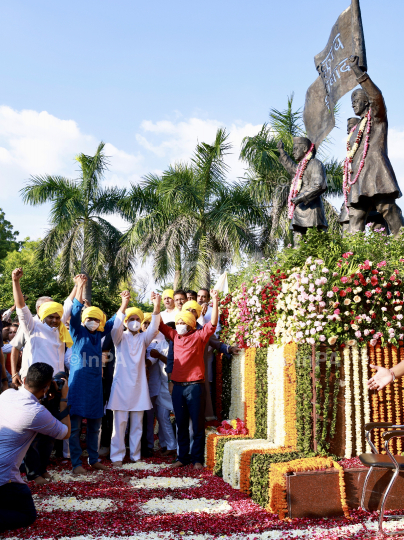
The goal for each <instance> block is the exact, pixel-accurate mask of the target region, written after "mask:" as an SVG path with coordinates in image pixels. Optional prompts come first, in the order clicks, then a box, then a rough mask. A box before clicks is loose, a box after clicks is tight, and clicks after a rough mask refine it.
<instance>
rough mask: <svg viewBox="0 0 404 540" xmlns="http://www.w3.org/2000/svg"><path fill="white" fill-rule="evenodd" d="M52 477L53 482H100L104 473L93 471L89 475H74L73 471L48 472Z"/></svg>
mask: <svg viewBox="0 0 404 540" xmlns="http://www.w3.org/2000/svg"><path fill="white" fill-rule="evenodd" d="M48 473H49V474H50V476H51V477H52V482H66V483H68V482H98V481H99V480H100V477H102V476H103V474H102V472H101V471H100V472H97V471H92V472H91V473H88V474H79V475H78V474H73V473H72V472H71V471H65V470H62V471H55V470H53V471H52V470H50V471H48Z"/></svg>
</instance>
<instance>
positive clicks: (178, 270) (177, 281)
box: [174, 250, 182, 291]
mask: <svg viewBox="0 0 404 540" xmlns="http://www.w3.org/2000/svg"><path fill="white" fill-rule="evenodd" d="M180 287H182V264H181V251H180V250H178V251H177V254H176V256H175V274H174V290H175V291H176V290H177V289H179V288H180Z"/></svg>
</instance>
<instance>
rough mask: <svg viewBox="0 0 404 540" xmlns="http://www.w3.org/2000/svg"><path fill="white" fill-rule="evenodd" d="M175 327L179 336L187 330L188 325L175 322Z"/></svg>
mask: <svg viewBox="0 0 404 540" xmlns="http://www.w3.org/2000/svg"><path fill="white" fill-rule="evenodd" d="M175 329H176V330H177V332H178V334H179V335H180V336H183V335H184V334H186V333H187V332H188V326H187V325H186V324H176V325H175Z"/></svg>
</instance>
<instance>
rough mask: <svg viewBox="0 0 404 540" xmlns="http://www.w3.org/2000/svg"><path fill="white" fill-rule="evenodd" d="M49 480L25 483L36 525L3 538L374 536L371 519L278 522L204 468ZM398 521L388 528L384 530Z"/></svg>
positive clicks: (357, 515)
mask: <svg viewBox="0 0 404 540" xmlns="http://www.w3.org/2000/svg"><path fill="white" fill-rule="evenodd" d="M49 472H50V474H51V476H52V477H53V481H52V482H51V483H49V484H48V485H46V486H40V487H39V486H36V485H35V484H32V483H30V487H31V489H32V492H33V494H34V498H35V502H36V505H37V509H38V520H37V521H36V523H35V524H34V525H33V526H32V527H29V528H28V529H25V530H18V531H17V532H15V531H14V532H10V533H9V534H8V535H4V536H3V537H4V538H43V539H45V538H46V539H50V538H55V539H59V538H63V539H69V540H72V539H74V540H79V539H80V540H81V539H83V540H84V539H88V538H90V539H103V540H104V539H105V540H106V539H110V540H112V539H113V540H126V539H128V538H130V539H131V540H135V539H139V540H143V539H145V540H146V539H147V540H157V539H161V540H176V539H182V540H209V539H213V538H230V539H231V540H241V539H249V540H255V539H256V540H267V539H268V540H270V539H293V538H299V539H302V540H304V539H314V538H317V539H320V538H321V539H339V538H358V539H359V538H362V537H363V534H364V533H366V532H369V530H373V531H375V530H376V521H375V519H376V518H377V516H373V517H371V518H370V519H369V515H364V514H363V513H361V512H353V513H352V519H351V520H346V519H338V520H332V519H323V520H294V521H293V522H281V521H279V520H278V519H277V517H276V516H273V515H271V514H268V513H267V512H266V511H265V510H263V509H262V508H261V507H260V506H257V505H256V504H254V503H253V502H252V501H251V499H250V498H248V497H247V496H246V495H244V494H242V493H240V492H239V491H237V490H234V489H233V488H231V487H230V486H229V485H228V484H226V483H225V482H223V480H222V479H221V478H218V477H216V476H213V475H212V474H211V472H209V471H207V470H206V469H204V470H203V471H195V470H193V468H192V467H190V466H189V467H183V468H181V469H175V470H172V469H169V468H168V461H167V460H163V459H158V458H152V459H148V460H146V461H145V462H140V463H137V464H129V463H128V464H126V465H124V466H123V467H122V468H121V469H111V470H110V471H108V472H105V473H101V472H95V471H93V470H91V471H89V472H88V475H87V476H81V477H74V476H73V475H72V474H71V472H70V469H69V468H68V465H67V462H61V461H60V460H58V461H54V462H53V464H52V467H51V468H50V471H49ZM403 524H404V520H402V521H401V523H400V522H398V523H397V522H395V523H391V524H389V525H388V527H389V528H391V529H392V530H394V529H396V528H398V527H399V525H401V526H403Z"/></svg>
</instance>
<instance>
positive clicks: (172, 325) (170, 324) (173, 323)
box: [166, 321, 175, 330]
mask: <svg viewBox="0 0 404 540" xmlns="http://www.w3.org/2000/svg"><path fill="white" fill-rule="evenodd" d="M166 326H169V327H170V328H172V329H173V330H175V322H173V321H170V322H168V323H166Z"/></svg>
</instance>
